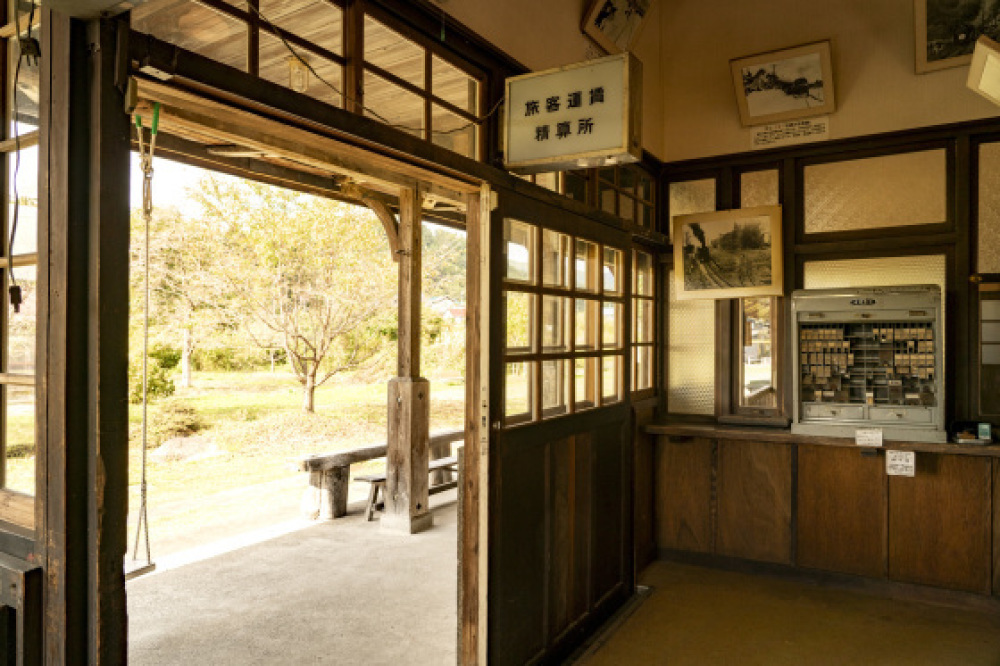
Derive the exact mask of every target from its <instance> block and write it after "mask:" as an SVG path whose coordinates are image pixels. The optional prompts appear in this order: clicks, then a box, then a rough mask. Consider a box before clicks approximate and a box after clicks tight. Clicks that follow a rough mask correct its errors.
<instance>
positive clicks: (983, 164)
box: [976, 143, 1000, 273]
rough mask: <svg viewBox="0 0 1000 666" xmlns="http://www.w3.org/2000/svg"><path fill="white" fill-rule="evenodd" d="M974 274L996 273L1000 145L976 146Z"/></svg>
mask: <svg viewBox="0 0 1000 666" xmlns="http://www.w3.org/2000/svg"><path fill="white" fill-rule="evenodd" d="M978 236H979V237H978V239H977V245H978V253H979V254H978V261H977V262H976V272H977V273H1000V143H985V144H983V145H981V146H980V147H979V234H978Z"/></svg>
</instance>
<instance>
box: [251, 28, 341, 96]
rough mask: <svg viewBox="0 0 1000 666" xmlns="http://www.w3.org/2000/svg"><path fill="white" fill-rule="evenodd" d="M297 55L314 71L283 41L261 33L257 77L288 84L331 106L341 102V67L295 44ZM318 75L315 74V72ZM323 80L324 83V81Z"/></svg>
mask: <svg viewBox="0 0 1000 666" xmlns="http://www.w3.org/2000/svg"><path fill="white" fill-rule="evenodd" d="M296 52H297V53H298V54H299V56H300V57H301V58H302V59H303V60H305V61H306V62H307V63H309V65H310V66H311V67H312V68H313V69H314V70H315V71H316V74H313V73H312V72H310V71H309V70H308V69H306V68H305V67H303V65H302V63H301V62H300V61H299V60H298V58H296V57H295V56H293V55H292V54H291V53H289V52H288V48H287V47H286V46H285V44H284V43H283V42H282V41H281V40H280V39H278V38H277V37H274V36H272V35H270V34H268V33H266V32H261V33H260V74H259V75H260V78H262V79H265V80H267V81H271V82H272V83H277V84H278V85H282V86H285V87H286V88H291V89H292V90H295V91H296V92H300V93H303V94H306V95H309V96H310V97H313V98H315V99H318V100H320V101H323V102H326V103H327V104H332V105H334V106H343V104H344V100H343V96H342V95H341V91H342V90H343V89H344V87H343V71H342V67H341V66H340V65H338V64H337V63H335V62H332V61H330V60H327V59H326V58H321V57H319V56H318V55H314V54H312V53H309V52H308V51H306V50H305V49H300V48H296ZM317 74H318V75H319V76H318V77H317V76H316V75H317ZM324 82H325V83H324Z"/></svg>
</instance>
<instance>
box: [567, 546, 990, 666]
mask: <svg viewBox="0 0 1000 666" xmlns="http://www.w3.org/2000/svg"><path fill="white" fill-rule="evenodd" d="M640 583H641V584H644V585H648V586H651V587H652V591H651V594H650V595H649V596H648V597H647V598H646V600H645V601H644V602H642V603H641V605H639V606H638V608H637V609H636V610H635V612H634V613H633V614H632V615H630V616H629V617H628V618H627V619H625V620H624V622H623V623H622V624H621V625H620V626H619V627H618V628H617V629H616V630H614V631H613V632H612V633H611V635H610V636H609V637H605V639H604V641H605V642H603V643H601V644H599V645H598V647H596V648H593V649H591V650H590V651H589V652H588V653H587V656H585V657H584V658H583V659H582V660H581V663H582V664H584V665H585V666H604V665H605V664H607V665H612V664H613V665H615V666H618V665H620V664H671V666H675V665H683V664H698V665H711V664H726V665H730V664H741V665H744V664H747V665H750V664H762V665H768V666H772V665H774V666H780V665H783V664H794V665H796V666H798V665H801V664H810V666H822V665H824V664H866V665H868V664H907V665H911V664H912V665H918V664H928V665H930V664H934V665H935V666H937V665H941V664H961V665H963V666H973V665H977V664H983V665H986V664H990V665H996V664H1000V614H998V613H993V614H990V613H986V612H976V611H970V610H957V609H954V608H948V607H943V606H936V605H929V604H922V603H916V602H907V601H898V600H891V599H886V598H882V597H876V596H870V595H866V594H860V593H856V592H851V591H846V590H842V589H834V588H830V587H826V586H819V585H813V584H808V583H799V582H792V581H787V580H782V579H778V578H772V577H767V576H750V575H746V574H741V573H734V572H728V571H718V570H713V569H705V568H701V567H693V566H685V565H681V564H675V563H670V562H656V563H654V564H653V565H651V566H650V567H649V568H647V569H646V570H645V571H644V572H643V574H642V576H641V577H640Z"/></svg>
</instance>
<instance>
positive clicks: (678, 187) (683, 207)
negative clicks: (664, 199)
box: [670, 178, 715, 239]
mask: <svg viewBox="0 0 1000 666" xmlns="http://www.w3.org/2000/svg"><path fill="white" fill-rule="evenodd" d="M713 210H715V179H714V178H705V179H703V180H685V181H680V182H676V183H670V217H671V224H670V237H671V239H672V238H673V236H674V225H673V218H674V217H676V216H677V215H690V214H692V213H708V212H710V211H713Z"/></svg>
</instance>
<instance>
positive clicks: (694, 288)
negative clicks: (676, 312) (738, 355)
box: [673, 206, 784, 300]
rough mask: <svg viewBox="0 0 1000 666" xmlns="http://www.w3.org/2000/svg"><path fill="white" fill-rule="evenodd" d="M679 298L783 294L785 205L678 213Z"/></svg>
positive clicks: (675, 227) (676, 266) (676, 270)
mask: <svg viewBox="0 0 1000 666" xmlns="http://www.w3.org/2000/svg"><path fill="white" fill-rule="evenodd" d="M673 233H674V235H673V239H674V284H675V287H676V288H675V295H676V298H677V299H678V300H689V299H704V298H708V299H720V298H742V297H744V296H781V295H782V290H783V287H784V273H783V270H782V253H781V206H757V207H754V208H741V209H739V210H727V211H721V212H712V213H696V214H694V215H678V216H677V217H675V218H674V222H673Z"/></svg>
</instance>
